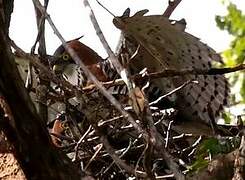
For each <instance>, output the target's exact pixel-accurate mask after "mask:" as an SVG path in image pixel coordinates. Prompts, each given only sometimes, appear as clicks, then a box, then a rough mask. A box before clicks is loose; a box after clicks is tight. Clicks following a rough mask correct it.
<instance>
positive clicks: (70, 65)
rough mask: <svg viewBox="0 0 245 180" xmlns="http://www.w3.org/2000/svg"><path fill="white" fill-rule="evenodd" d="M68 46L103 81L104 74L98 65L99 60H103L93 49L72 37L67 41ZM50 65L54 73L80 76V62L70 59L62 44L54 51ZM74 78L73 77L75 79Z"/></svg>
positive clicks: (104, 78)
mask: <svg viewBox="0 0 245 180" xmlns="http://www.w3.org/2000/svg"><path fill="white" fill-rule="evenodd" d="M67 45H68V47H69V48H71V49H73V51H74V52H75V53H76V54H77V56H78V57H79V60H80V61H81V62H82V63H83V64H84V65H86V66H87V68H88V69H89V70H90V71H91V72H92V73H93V74H94V75H95V76H96V77H97V78H98V79H99V80H100V81H105V80H106V76H105V75H104V74H103V71H102V70H101V69H100V67H99V62H102V61H104V60H103V59H102V58H101V57H100V56H99V55H98V54H97V53H96V52H95V51H94V50H92V49H91V48H89V47H88V46H86V45H85V44H83V43H81V42H80V41H78V39H74V40H71V41H68V42H67ZM50 64H51V67H52V69H53V71H54V73H55V74H57V75H63V76H65V77H67V79H69V77H72V79H74V77H76V78H77V76H80V73H81V72H77V71H81V70H80V68H79V67H80V62H76V61H74V60H73V59H72V57H71V56H70V54H69V53H68V52H67V51H66V50H65V48H64V46H63V45H60V46H59V47H58V48H57V49H56V50H55V52H54V54H53V58H52V59H51V61H50ZM76 78H75V79H76Z"/></svg>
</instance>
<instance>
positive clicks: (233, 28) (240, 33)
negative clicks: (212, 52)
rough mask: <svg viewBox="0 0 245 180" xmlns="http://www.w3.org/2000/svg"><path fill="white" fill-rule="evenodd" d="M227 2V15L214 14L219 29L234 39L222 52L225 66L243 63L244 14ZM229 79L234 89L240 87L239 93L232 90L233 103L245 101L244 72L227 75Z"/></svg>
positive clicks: (244, 54)
mask: <svg viewBox="0 0 245 180" xmlns="http://www.w3.org/2000/svg"><path fill="white" fill-rule="evenodd" d="M225 2H226V3H227V12H228V13H227V15H225V16H216V22H217V25H218V27H219V28H220V29H222V30H226V31H227V32H228V33H229V34H231V35H232V36H233V37H234V39H233V41H232V42H231V44H230V48H229V49H227V50H225V51H224V52H223V54H222V55H223V57H224V62H225V66H234V65H236V64H241V63H244V59H245V15H244V14H243V12H242V11H241V10H239V9H238V8H237V7H236V5H235V4H233V3H231V2H229V1H225ZM229 80H230V83H231V85H232V86H233V88H234V89H240V94H239V93H237V92H236V91H233V95H232V100H233V103H235V104H236V103H238V102H239V103H244V102H245V73H242V72H237V73H232V74H231V75H229Z"/></svg>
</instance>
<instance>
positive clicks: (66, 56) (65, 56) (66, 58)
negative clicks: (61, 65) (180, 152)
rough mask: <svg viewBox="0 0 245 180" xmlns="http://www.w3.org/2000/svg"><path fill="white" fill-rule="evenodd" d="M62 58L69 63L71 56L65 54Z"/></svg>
mask: <svg viewBox="0 0 245 180" xmlns="http://www.w3.org/2000/svg"><path fill="white" fill-rule="evenodd" d="M62 58H63V60H65V61H67V60H68V59H69V58H70V56H69V55H68V54H63V56H62Z"/></svg>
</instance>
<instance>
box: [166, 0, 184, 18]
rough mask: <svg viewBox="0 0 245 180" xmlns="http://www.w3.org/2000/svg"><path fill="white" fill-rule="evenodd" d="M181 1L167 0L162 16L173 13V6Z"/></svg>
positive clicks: (168, 15)
mask: <svg viewBox="0 0 245 180" xmlns="http://www.w3.org/2000/svg"><path fill="white" fill-rule="evenodd" d="M180 2H181V0H172V1H171V0H169V1H168V7H167V9H166V10H165V12H164V13H163V16H164V17H167V18H169V17H170V16H171V14H172V13H173V11H174V10H175V8H176V7H177V6H178V5H179V3H180Z"/></svg>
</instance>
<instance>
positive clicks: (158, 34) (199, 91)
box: [113, 10, 229, 123]
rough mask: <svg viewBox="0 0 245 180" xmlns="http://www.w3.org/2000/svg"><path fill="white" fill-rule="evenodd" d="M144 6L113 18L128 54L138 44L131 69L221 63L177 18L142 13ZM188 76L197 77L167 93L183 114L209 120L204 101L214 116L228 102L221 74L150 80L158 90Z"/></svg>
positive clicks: (186, 67) (203, 67) (164, 90)
mask: <svg viewBox="0 0 245 180" xmlns="http://www.w3.org/2000/svg"><path fill="white" fill-rule="evenodd" d="M146 12H147V11H145V10H143V11H140V12H138V13H136V14H135V15H134V16H132V17H127V16H122V17H117V18H115V19H114V20H113V22H114V24H115V26H116V27H117V28H119V29H121V30H122V33H123V36H124V38H125V43H126V46H127V47H128V48H129V52H131V54H133V53H134V51H135V50H136V49H137V47H138V46H140V48H139V50H138V53H137V56H136V57H134V59H133V60H131V63H130V69H132V73H138V72H139V71H141V70H142V69H143V68H145V67H147V69H148V71H149V72H157V71H162V70H164V69H175V70H182V69H195V68H197V69H209V68H211V67H212V62H213V61H216V62H219V63H221V62H222V60H221V57H220V56H219V55H218V54H217V53H216V52H215V51H214V50H213V49H212V48H210V47H209V46H207V45H206V44H204V43H202V42H201V41H200V40H199V39H198V38H196V37H194V36H193V35H190V34H188V33H187V32H184V28H180V26H179V24H178V22H173V21H170V20H169V19H167V18H165V17H163V16H161V15H150V16H143V15H144V14H145V13H146ZM187 80H197V81H198V82H199V83H198V84H191V85H189V86H187V87H185V88H184V89H182V90H181V91H179V92H178V93H176V94H173V95H172V96H171V97H169V99H170V100H172V101H173V100H174V101H175V104H176V107H177V109H178V110H179V113H180V114H181V115H184V116H183V117H185V118H188V119H194V120H201V121H203V122H206V123H210V117H209V114H208V111H207V105H208V104H210V106H211V109H212V111H213V114H214V115H215V116H216V117H217V116H218V115H219V112H220V111H221V110H222V109H223V106H224V105H226V104H227V103H228V94H229V85H228V82H227V80H226V78H225V77H224V76H223V75H185V76H181V77H180V76H176V77H173V78H161V79H157V80H153V81H152V84H153V86H155V87H158V88H159V89H160V90H159V91H160V93H161V94H164V93H167V92H168V91H170V90H172V89H174V88H176V87H178V86H180V85H181V84H183V83H184V82H186V81H187Z"/></svg>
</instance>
